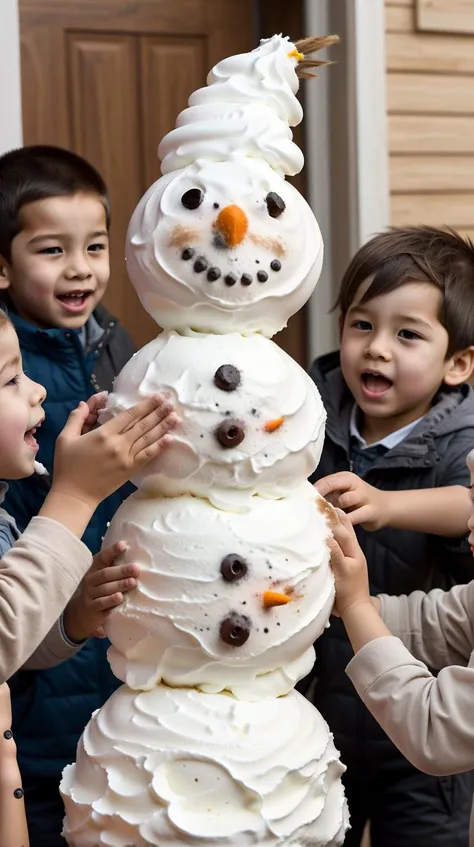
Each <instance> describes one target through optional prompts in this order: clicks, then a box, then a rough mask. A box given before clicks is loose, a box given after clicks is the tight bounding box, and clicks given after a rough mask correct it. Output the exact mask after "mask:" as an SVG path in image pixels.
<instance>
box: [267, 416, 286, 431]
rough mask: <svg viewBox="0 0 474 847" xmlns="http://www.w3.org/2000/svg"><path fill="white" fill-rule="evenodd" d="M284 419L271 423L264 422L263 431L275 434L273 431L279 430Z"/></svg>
mask: <svg viewBox="0 0 474 847" xmlns="http://www.w3.org/2000/svg"><path fill="white" fill-rule="evenodd" d="M284 420H285V418H283V417H281V418H275V419H274V420H273V421H265V425H264V427H263V428H264V430H265V432H275V430H277V429H280V427H281V425H282V423H283V421H284Z"/></svg>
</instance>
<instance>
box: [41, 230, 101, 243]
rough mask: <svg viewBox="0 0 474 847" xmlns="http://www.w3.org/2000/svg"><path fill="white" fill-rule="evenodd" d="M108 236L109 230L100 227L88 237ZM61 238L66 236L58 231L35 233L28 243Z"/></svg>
mask: <svg viewBox="0 0 474 847" xmlns="http://www.w3.org/2000/svg"><path fill="white" fill-rule="evenodd" d="M104 237H105V238H107V237H108V232H107V230H106V229H99V230H97V232H91V234H90V235H89V236H88V238H89V239H90V238H104ZM61 238H64V233H63V234H61V233H58V232H48V233H45V234H44V235H35V236H34V238H31V239H30V241H29V242H28V244H36V243H37V242H38V241H60V240H61Z"/></svg>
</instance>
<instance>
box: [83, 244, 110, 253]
mask: <svg viewBox="0 0 474 847" xmlns="http://www.w3.org/2000/svg"><path fill="white" fill-rule="evenodd" d="M87 249H88V251H89V252H90V253H100V251H101V250H107V244H89V247H88V248H87Z"/></svg>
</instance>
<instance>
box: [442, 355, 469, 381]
mask: <svg viewBox="0 0 474 847" xmlns="http://www.w3.org/2000/svg"><path fill="white" fill-rule="evenodd" d="M473 371H474V346H473V347H467V349H466V350H461V352H460V353H455V354H454V356H452V358H451V359H450V360H449V362H448V370H447V372H446V373H445V375H444V380H443V382H444V384H445V385H452V386H454V385H461V383H463V382H468V380H469V379H470V378H471V376H472V372H473Z"/></svg>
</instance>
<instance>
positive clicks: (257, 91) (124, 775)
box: [61, 36, 348, 847]
mask: <svg viewBox="0 0 474 847" xmlns="http://www.w3.org/2000/svg"><path fill="white" fill-rule="evenodd" d="M333 40H334V39H332V38H329V39H306V40H305V41H303V42H300V43H298V44H297V45H295V44H292V43H291V42H290V41H289V40H288V39H287V38H284V37H282V36H274V37H273V38H270V39H268V40H265V41H262V43H261V44H260V46H259V47H258V48H257V49H256V50H254V51H252V52H251V53H248V54H244V55H241V56H233V57H231V58H229V59H225V60H224V61H222V62H220V63H219V64H218V65H216V67H215V68H214V69H213V70H212V71H211V73H210V74H209V76H208V80H207V86H206V87H205V88H203V89H200V90H199V91H196V92H195V93H194V94H193V95H192V96H191V97H190V100H189V106H188V108H187V109H185V110H184V112H182V113H181V114H180V115H179V116H178V119H177V123H176V128H175V129H174V130H173V131H172V132H170V133H169V134H168V135H167V136H166V137H165V138H164V139H163V141H162V142H161V144H160V147H159V156H160V159H161V162H162V173H163V176H162V177H161V178H160V179H159V180H158V181H157V182H156V183H155V184H154V185H153V186H152V187H151V188H150V189H149V191H148V192H147V193H146V194H145V196H144V197H143V198H142V200H141V201H140V203H139V204H138V207H137V209H136V211H135V213H134V215H133V217H132V220H131V223H130V227H129V232H128V236H127V267H128V271H129V274H130V278H131V280H132V282H133V284H134V286H135V288H136V290H137V292H138V294H139V296H140V298H141V301H142V303H143V305H144V307H145V308H146V309H147V311H148V312H149V313H150V314H151V315H152V317H153V318H155V320H156V321H157V323H158V324H159V325H160V326H161V327H163V329H164V332H163V333H162V334H161V335H159V336H158V337H157V338H156V339H155V340H154V341H152V342H151V343H150V344H148V345H147V346H146V347H144V348H143V349H142V350H140V351H139V352H138V353H137V354H136V355H135V356H134V358H133V359H132V360H131V361H130V362H129V363H128V365H127V366H126V367H125V368H124V370H123V371H122V373H121V374H120V375H119V377H118V378H117V380H116V384H115V386H114V392H113V394H112V395H111V396H110V398H109V401H108V405H107V410H106V412H105V415H104V418H107V417H110V416H112V415H115V414H117V413H118V412H119V411H120V410H122V409H124V408H128V407H130V406H131V405H133V404H134V403H136V402H137V401H138V400H139V399H140V398H142V397H145V396H147V395H151V394H155V393H157V392H159V391H166V392H167V393H168V394H169V395H170V397H171V398H172V400H173V402H174V404H175V406H176V410H177V412H178V415H179V416H180V418H181V421H182V423H181V425H180V427H179V430H177V431H176V434H175V439H174V442H173V444H172V445H171V446H170V448H169V449H168V450H167V451H166V452H165V453H163V454H162V456H160V457H159V458H158V459H157V460H155V461H154V462H153V463H151V465H150V466H148V467H147V468H146V470H145V471H144V472H142V473H141V474H140V476H139V477H138V478H137V479H135V480H134V482H135V484H136V485H137V487H138V491H137V492H136V493H135V494H134V495H132V497H130V498H129V499H128V500H127V501H126V502H125V503H124V504H123V505H122V507H121V508H120V509H119V511H118V513H117V515H116V516H115V518H114V520H113V521H112V524H111V526H110V528H109V531H108V533H107V536H106V538H105V541H104V543H105V544H107V545H108V544H112V543H114V542H115V541H118V540H119V539H125V541H126V542H127V544H128V549H127V552H126V553H125V554H124V557H125V558H126V559H127V560H129V561H134V562H137V563H138V564H139V565H140V568H141V576H140V581H139V585H138V587H137V588H136V589H135V590H134V591H133V592H131V593H130V594H129V595H127V598H126V600H125V602H124V603H123V605H122V607H121V608H120V609H118V610H117V611H116V612H115V613H114V614H113V615H112V616H111V618H110V620H109V622H108V625H107V634H108V636H109V638H110V641H111V643H112V646H111V648H110V651H109V661H110V663H111V667H112V670H113V671H114V673H115V674H116V676H118V677H119V678H120V679H121V680H122V681H123V682H124V685H123V686H122V688H120V689H119V690H118V691H117V692H116V693H115V694H114V695H113V696H112V697H111V698H110V700H109V701H108V702H107V703H106V704H105V706H104V707H103V708H102V709H101V710H99V711H98V712H96V713H95V714H94V715H93V717H92V720H91V722H90V724H89V725H88V727H86V730H85V732H84V734H83V737H82V739H81V741H80V742H79V745H78V758H77V762H76V764H75V765H70V766H68V768H66V769H65V772H64V774H63V780H62V784H61V793H62V796H63V799H64V802H65V806H66V819H65V824H64V835H65V837H66V839H67V841H68V843H69V845H71V846H72V847H85V845H88V847H98V845H105V844H109V845H114V847H130V845H135V847H146V845H156V847H158V845H159V847H163V846H164V845H166V847H168V845H169V847H172V845H173V847H179V846H180V845H196V847H197V845H202V843H203V840H205V842H206V843H211V842H212V844H214V845H215V847H224V845H228V847H245V846H246V845H254V844H255V845H257V844H259V845H262V844H263V845H267V847H290V845H292V847H304V845H308V847H309V845H311V847H329V845H333V847H337V845H340V844H342V842H343V840H344V833H345V830H346V829H347V825H348V816H347V808H346V805H345V800H344V792H343V789H342V784H341V781H340V776H341V774H342V772H343V770H344V768H343V766H342V765H341V763H340V761H339V756H338V753H337V751H336V750H335V748H334V746H333V743H332V736H331V734H330V732H329V729H328V727H327V726H326V724H325V722H324V721H323V719H322V718H321V716H320V715H319V714H318V713H317V712H316V710H315V709H314V708H313V707H312V706H311V705H310V704H309V703H308V702H307V701H306V700H304V698H302V697H301V696H300V695H299V694H298V693H297V692H295V690H294V686H295V684H296V682H297V681H298V680H299V679H301V678H302V677H303V676H305V675H306V674H307V673H308V672H309V671H310V669H311V667H312V664H313V662H314V649H313V642H314V641H315V640H316V639H317V638H318V636H319V635H320V634H321V632H322V631H323V629H324V628H325V626H327V624H328V620H329V615H330V613H331V608H332V604H333V600H334V584H333V577H332V574H331V571H330V567H329V549H328V545H327V540H328V537H329V535H330V525H331V520H332V518H333V516H332V511H331V507H330V506H329V505H328V504H327V503H326V502H325V501H324V500H322V498H320V497H319V496H318V495H317V494H316V492H315V490H314V489H313V487H312V486H311V485H310V484H309V483H308V482H306V479H307V477H308V476H309V475H310V474H311V473H312V472H313V470H314V469H315V467H316V466H317V464H318V462H319V458H320V454H321V449H322V444H323V440H324V423H325V410H324V407H323V405H322V402H321V399H320V396H319V394H318V391H317V389H316V387H315V386H314V383H313V382H312V380H311V379H310V378H309V377H308V376H307V375H306V373H305V372H304V371H303V370H302V369H301V368H300V367H299V366H298V365H297V364H296V362H294V361H293V360H292V359H291V358H290V357H289V356H287V354H286V353H284V352H283V351H282V350H280V348H279V347H277V346H276V345H275V344H274V343H273V342H272V341H271V340H270V337H271V336H272V335H273V334H275V333H276V332H277V331H279V330H280V329H282V328H283V327H284V326H285V325H286V323H287V321H288V319H289V318H290V317H291V315H292V314H294V313H295V312H296V311H297V310H298V309H299V308H301V306H302V305H303V304H304V303H305V302H306V300H307V299H308V297H309V296H310V294H311V293H312V291H313V289H314V286H315V285H316V283H317V280H318V277H319V273H320V270H321V263H322V255H323V244H322V239H321V234H320V231H319V227H318V224H317V222H316V220H315V218H314V215H313V213H312V211H311V209H310V208H309V206H308V205H307V203H306V202H305V200H304V199H303V198H302V197H301V195H300V194H299V193H298V192H297V191H296V190H295V189H294V188H293V187H292V186H291V185H290V184H289V183H287V182H286V181H285V176H287V175H292V174H295V173H297V172H298V171H299V170H300V169H301V167H302V166H303V157H302V154H301V151H300V150H299V148H298V147H297V146H296V145H295V144H294V142H293V140H292V133H291V129H290V127H291V126H295V125H296V124H297V123H299V122H300V121H301V118H302V109H301V106H300V104H299V102H298V100H297V98H296V93H297V91H298V86H299V79H298V76H306V75H308V71H307V69H308V68H310V67H312V66H316V65H319V64H323V63H322V62H318V61H313V60H308V59H307V58H306V57H305V55H304V53H305V51H306V52H312V51H314V50H316V49H319V48H320V47H323V46H327V44H329V43H331V41H333ZM275 727H279V729H278V733H277V734H278V743H277V742H276V739H275V737H274V729H275Z"/></svg>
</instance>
